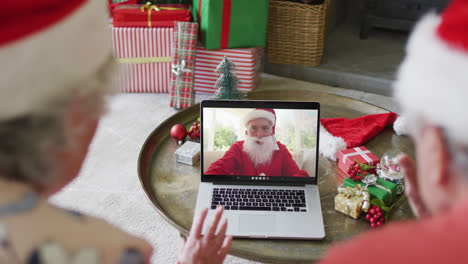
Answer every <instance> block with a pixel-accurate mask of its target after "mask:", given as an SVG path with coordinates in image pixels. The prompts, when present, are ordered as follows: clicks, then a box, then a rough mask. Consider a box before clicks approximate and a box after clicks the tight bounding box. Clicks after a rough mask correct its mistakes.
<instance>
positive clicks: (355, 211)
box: [335, 186, 370, 219]
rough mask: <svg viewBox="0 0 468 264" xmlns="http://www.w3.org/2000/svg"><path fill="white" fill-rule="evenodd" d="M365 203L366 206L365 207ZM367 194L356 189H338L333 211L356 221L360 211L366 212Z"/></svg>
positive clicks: (358, 187) (358, 188)
mask: <svg viewBox="0 0 468 264" xmlns="http://www.w3.org/2000/svg"><path fill="white" fill-rule="evenodd" d="M365 201H366V202H367V205H365V204H364V203H365ZM369 205H370V204H369V193H368V192H367V191H366V190H363V189H361V188H360V186H357V187H345V188H341V187H340V188H339V193H338V195H337V196H335V210H336V211H338V212H341V213H343V214H345V215H349V216H351V217H352V218H354V219H357V218H358V217H359V215H360V214H361V211H365V212H367V209H368V207H369Z"/></svg>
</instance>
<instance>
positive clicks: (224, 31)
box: [198, 0, 255, 49]
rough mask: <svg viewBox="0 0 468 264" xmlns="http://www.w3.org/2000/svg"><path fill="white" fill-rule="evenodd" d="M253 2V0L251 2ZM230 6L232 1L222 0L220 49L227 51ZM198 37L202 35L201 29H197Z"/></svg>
mask: <svg viewBox="0 0 468 264" xmlns="http://www.w3.org/2000/svg"><path fill="white" fill-rule="evenodd" d="M253 1H255V0H253ZM231 4H232V0H223V20H222V22H221V40H220V43H219V48H220V49H227V48H228V45H229V28H230V23H231ZM201 6H202V0H198V21H199V22H200V21H201V9H202V8H201ZM198 35H199V36H200V39H201V35H202V31H201V27H198Z"/></svg>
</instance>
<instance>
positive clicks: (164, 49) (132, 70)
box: [112, 27, 174, 93]
mask: <svg viewBox="0 0 468 264" xmlns="http://www.w3.org/2000/svg"><path fill="white" fill-rule="evenodd" d="M173 32H174V29H173V28H125V27H113V28H112V39H113V47H114V53H115V56H116V58H117V61H118V63H119V64H120V70H121V72H120V75H119V78H118V79H117V80H116V82H117V83H116V85H117V86H118V87H120V89H121V91H123V92H133V93H138V92H140V93H169V91H170V89H169V88H170V80H171V64H172V50H171V43H172V38H173Z"/></svg>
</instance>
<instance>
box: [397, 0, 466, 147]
mask: <svg viewBox="0 0 468 264" xmlns="http://www.w3.org/2000/svg"><path fill="white" fill-rule="evenodd" d="M406 52H407V54H406V57H405V59H404V61H403V63H402V64H401V66H400V68H399V70H398V74H397V78H396V82H395V85H394V96H395V98H396V99H397V101H398V102H399V103H400V105H401V108H402V116H405V117H406V120H407V122H408V126H413V125H415V124H417V123H418V122H414V121H415V120H418V119H420V118H424V119H426V120H427V121H429V122H431V123H432V124H434V125H437V126H441V127H443V128H444V132H445V133H447V135H448V136H449V138H452V139H454V140H456V141H457V143H462V144H468V125H467V123H468V115H467V114H466V107H465V105H466V98H468V0H455V1H453V2H451V4H450V5H449V6H448V7H447V8H446V9H445V10H444V11H443V13H442V14H440V15H438V14H435V13H429V14H427V15H426V16H424V17H423V18H422V19H421V21H419V22H418V23H417V25H416V26H415V28H414V31H413V32H412V34H411V36H410V38H409V41H408V44H407V47H406Z"/></svg>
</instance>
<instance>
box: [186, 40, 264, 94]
mask: <svg viewBox="0 0 468 264" xmlns="http://www.w3.org/2000/svg"><path fill="white" fill-rule="evenodd" d="M261 53H262V48H243V49H220V50H206V49H205V48H204V47H203V46H202V45H201V44H199V45H198V46H197V58H196V61H195V65H196V69H195V92H197V93H208V94H213V93H215V92H216V91H217V90H218V88H217V87H216V86H215V84H216V81H217V80H218V78H219V77H220V74H219V73H217V72H216V68H217V67H218V65H219V63H220V62H221V60H222V59H223V57H224V56H226V57H228V58H229V59H230V60H231V61H232V62H233V63H234V64H235V65H236V67H235V69H234V71H233V72H234V74H235V75H236V76H237V78H238V79H239V83H238V84H237V88H238V89H239V91H241V92H249V91H252V90H253V89H254V88H255V87H256V85H257V82H258V78H259V76H260V71H261V62H262V59H261Z"/></svg>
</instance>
